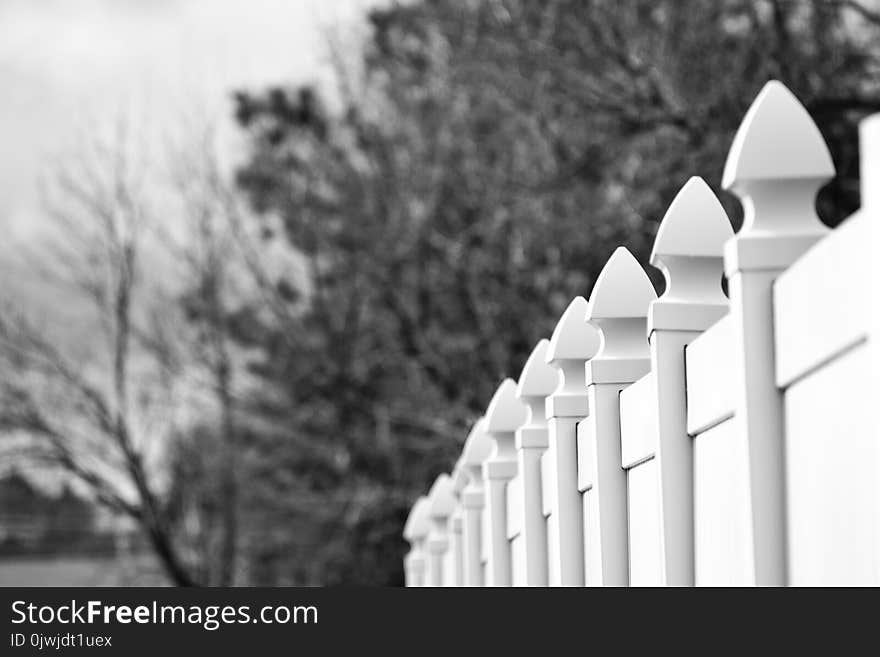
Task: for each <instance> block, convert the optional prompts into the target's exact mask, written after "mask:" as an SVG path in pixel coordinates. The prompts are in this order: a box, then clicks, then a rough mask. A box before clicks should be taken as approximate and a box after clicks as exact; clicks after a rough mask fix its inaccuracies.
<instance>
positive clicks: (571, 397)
mask: <svg viewBox="0 0 880 657" xmlns="http://www.w3.org/2000/svg"><path fill="white" fill-rule="evenodd" d="M588 307H589V304H588V303H587V300H586V299H584V298H583V297H575V298H574V299H572V300H571V303H569V304H568V308H566V309H565V312H564V313H562V316H561V317H560V318H559V321H558V322H557V323H556V328H555V329H553V335H552V336H551V337H550V344H549V345H548V346H547V362H548V363H549V364H550V365H551V366H552V367H554V368H556V369H557V370H559V372H560V376H559V383H558V385H557V388H556V390H554V391H553V394H551V395H550V396H548V397H547V401H546V415H547V417H548V418H553V417H584V416H586V414H587V393H586V383H585V382H584V363H585V362H586V361H588V360H589V359H590V358H592V357H593V356H595V355H596V352H597V351H599V333H598V331H596V330H595V329H594V328H593V327H592V326H590V325H589V324H587V322H586V320H585V319H584V318H585V317H586V315H587V308H588Z"/></svg>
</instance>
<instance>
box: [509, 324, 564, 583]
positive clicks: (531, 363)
mask: <svg viewBox="0 0 880 657" xmlns="http://www.w3.org/2000/svg"><path fill="white" fill-rule="evenodd" d="M549 346H550V341H549V340H546V339H543V340H541V341H540V342H538V344H537V345H536V346H535V348H534V349H533V350H532V353H531V355H529V359H528V360H527V361H526V364H525V366H524V367H523V370H522V373H521V374H520V375H519V384H518V385H517V391H516V394H517V396H518V397H519V398H520V399H521V400H522V401H523V402H524V403H525V404H526V406H527V408H528V416H527V419H526V422H525V424H524V426H522V427H521V428H520V429H518V430H517V432H516V451H517V459H518V465H519V476H520V480H521V483H522V487H521V490H522V497H523V501H522V514H523V519H522V521H523V522H522V533H523V545H524V546H525V554H526V559H525V567H526V585H527V586H547V521H546V520H545V519H544V510H543V505H542V502H541V486H542V483H541V456H542V455H543V454H544V452H545V451H546V450H547V445H548V439H547V416H546V414H545V400H546V397H547V395H549V394H550V393H552V392H553V391H554V390H555V389H556V386H557V385H558V384H559V372H558V371H557V370H556V369H554V368H553V367H551V366H550V365H549V364H548V363H547V349H548V347H549Z"/></svg>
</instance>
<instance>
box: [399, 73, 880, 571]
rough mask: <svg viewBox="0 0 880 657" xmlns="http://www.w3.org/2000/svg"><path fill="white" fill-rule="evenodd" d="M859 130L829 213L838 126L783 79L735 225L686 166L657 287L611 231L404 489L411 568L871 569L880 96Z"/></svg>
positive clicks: (659, 257) (748, 166) (876, 484)
mask: <svg viewBox="0 0 880 657" xmlns="http://www.w3.org/2000/svg"><path fill="white" fill-rule="evenodd" d="M861 143H862V164H861V170H862V174H861V176H862V209H861V210H860V211H859V212H857V213H856V214H855V215H853V216H852V217H850V218H849V219H847V220H846V221H845V222H844V223H843V224H842V225H841V226H840V227H839V228H837V229H835V230H834V231H829V230H828V229H827V228H826V227H825V226H823V225H822V224H821V223H820V221H819V219H818V218H817V216H816V213H815V210H814V201H815V195H816V192H817V190H818V189H819V188H820V187H821V186H822V185H823V184H825V183H826V182H827V181H828V180H829V179H830V178H831V177H832V176H833V175H834V167H833V164H832V161H831V157H830V155H829V153H828V149H827V147H826V145H825V143H824V141H823V139H822V137H821V135H820V133H819V130H818V129H817V128H816V126H815V124H814V123H813V121H812V119H811V118H810V116H809V115H808V113H807V112H806V110H805V109H804V108H803V107H802V106H801V104H800V103H799V102H798V101H797V99H795V97H794V96H793V95H792V94H791V93H790V92H789V91H788V90H787V89H786V88H785V87H784V86H783V85H781V84H780V83H778V82H770V83H768V84H767V85H766V86H765V87H764V89H763V90H762V91H761V93H760V94H759V96H758V97H757V99H756V100H755V102H754V103H753V104H752V107H751V108H750V109H749V111H748V113H747V114H746V116H745V119H744V120H743V122H742V125H741V126H740V128H739V131H738V132H737V134H736V137H735V139H734V142H733V146H732V148H731V151H730V154H729V156H728V159H727V164H726V166H725V170H724V176H723V186H724V187H725V189H730V190H732V191H733V193H735V194H736V195H737V196H738V197H739V198H740V199H741V201H742V203H743V207H744V210H745V218H744V222H743V226H742V229H741V230H740V231H739V233H737V234H736V235H734V234H733V232H732V230H731V226H730V222H729V220H728V218H727V216H726V214H725V212H724V210H723V209H722V207H721V205H720V203H719V202H718V200H717V198H715V196H714V194H713V193H712V191H711V190H710V189H709V187H708V186H707V185H706V184H705V183H704V182H703V181H702V180H701V179H700V178H692V179H691V180H690V181H688V182H687V184H685V186H684V187H683V188H682V189H681V191H680V192H679V194H678V196H677V197H676V198H675V200H674V201H673V202H672V204H671V205H670V207H669V210H668V211H667V213H666V216H665V217H664V218H663V222H662V224H661V226H660V229H659V231H658V233H657V238H656V242H655V244H654V251H653V253H652V254H651V264H652V265H653V266H655V267H658V268H659V269H660V270H661V271H662V272H663V274H664V275H665V277H666V291H665V292H664V294H663V295H662V296H661V297H659V298H656V296H655V293H654V289H653V287H652V286H651V283H650V282H649V280H648V278H647V276H646V275H645V272H644V271H643V270H642V268H641V266H640V265H639V264H638V263H637V262H636V260H635V259H634V258H633V257H632V255H631V254H630V253H629V252H628V251H627V250H626V249H625V248H622V247H621V248H619V249H617V251H615V253H614V254H613V255H612V256H611V258H610V259H609V261H608V263H607V264H606V265H605V267H604V269H603V270H602V273H601V275H600V276H599V279H598V280H597V281H596V284H595V286H594V288H593V292H592V295H591V297H590V300H589V301H586V300H585V299H583V298H582V297H578V298H576V299H574V300H573V301H572V302H571V305H570V306H569V307H568V309H567V310H566V311H565V313H564V314H563V315H562V317H561V319H560V320H559V323H558V324H557V326H556V329H555V331H554V333H553V336H552V337H551V339H550V340H549V341H547V340H541V342H539V343H538V345H537V346H536V347H535V349H534V352H533V353H532V355H531V357H530V358H529V359H528V362H527V363H526V364H525V367H524V368H523V371H522V373H521V374H520V377H519V382H518V383H516V382H514V381H513V380H512V379H506V380H504V381H503V382H502V383H501V385H500V386H499V387H498V390H497V392H496V393H495V395H494V397H493V398H492V400H491V402H490V403H489V406H488V408H487V410H486V414H485V416H484V417H483V418H482V419H481V420H479V421H478V422H477V423H476V424H475V425H474V427H473V429H472V430H471V432H470V435H469V436H468V438H467V442H466V444H465V448H464V452H463V454H462V456H461V458H460V459H459V461H458V463H456V465H455V468H454V470H453V471H452V473H451V475H445V474H444V475H441V476H440V477H438V478H437V480H436V481H435V482H434V484H433V486H432V487H431V489H430V492H429V493H428V494H427V496H424V497H422V498H420V499H419V500H418V501H417V502H416V504H415V505H414V506H413V509H412V511H411V513H410V516H409V519H408V521H407V524H406V528H405V531H404V535H405V537H406V539H407V540H408V541H409V542H410V544H411V546H412V549H411V551H410V553H409V554H408V555H407V557H406V561H405V570H406V580H407V585H408V586H424V585H429V586H484V585H487V586H509V585H513V586H521V585H529V586H546V585H551V586H554V585H561V586H583V585H613V586H628V585H632V586H638V585H683V586H687V585H695V584H696V585H755V584H757V585H786V584H788V585H814V584H819V585H824V584H844V585H846V584H864V585H880V431H878V422H877V420H876V418H877V417H878V411H877V409H876V408H874V406H875V405H877V404H878V403H880V378H878V376H880V374H878V370H880V368H878V367H877V365H878V359H880V358H878V355H880V349H878V347H877V343H878V336H880V320H878V313H877V310H876V306H877V305H880V304H876V303H872V298H873V297H876V296H877V295H878V294H880V224H878V222H880V218H878V217H877V216H869V215H876V214H877V213H878V210H880V115H875V116H873V117H871V118H869V119H867V120H865V121H864V122H863V124H862V128H861ZM722 274H723V275H725V276H726V277H727V281H728V295H729V298H728V296H725V295H724V293H723V291H722V287H721V283H722Z"/></svg>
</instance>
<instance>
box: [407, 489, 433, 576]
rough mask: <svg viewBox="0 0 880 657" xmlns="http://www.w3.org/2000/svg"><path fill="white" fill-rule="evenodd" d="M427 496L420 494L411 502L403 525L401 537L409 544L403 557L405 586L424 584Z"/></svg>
mask: <svg viewBox="0 0 880 657" xmlns="http://www.w3.org/2000/svg"><path fill="white" fill-rule="evenodd" d="M427 511H428V498H427V497H425V496H424V495H422V496H421V497H419V499H417V500H416V503H415V504H413V506H412V509H410V512H409V516H408V517H407V519H406V525H404V527H403V537H404V538H405V539H406V540H407V541H408V542H409V544H410V546H411V547H410V551H409V553H408V554H407V555H406V558H405V559H404V573H405V575H406V586H413V587H415V586H425V568H426V563H425V553H424V547H425V539H426V538H427V536H428V531H429V530H430V525H429V522H428V513H427Z"/></svg>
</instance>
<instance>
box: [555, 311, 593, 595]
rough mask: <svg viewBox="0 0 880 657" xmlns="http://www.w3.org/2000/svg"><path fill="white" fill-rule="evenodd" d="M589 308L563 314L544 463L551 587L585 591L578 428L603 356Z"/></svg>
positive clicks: (587, 408) (560, 319) (558, 325)
mask: <svg viewBox="0 0 880 657" xmlns="http://www.w3.org/2000/svg"><path fill="white" fill-rule="evenodd" d="M588 307H589V304H588V303H587V300H586V299H584V298H583V297H575V298H574V299H573V300H572V302H571V303H570V304H569V306H568V308H566V310H565V312H564V313H562V317H560V318H559V322H558V323H557V324H556V328H555V329H554V330H553V336H552V337H551V338H550V344H549V345H548V346H547V362H548V363H549V364H550V365H551V366H552V367H554V368H555V369H557V370H559V372H560V373H561V376H560V377H559V385H558V386H557V388H556V390H554V391H553V393H552V394H550V395H549V396H548V397H547V401H546V414H547V429H548V443H549V444H548V448H547V451H546V452H545V453H544V456H543V457H542V460H544V461H546V471H547V473H548V478H549V479H550V482H549V483H548V485H546V486H545V490H547V492H548V497H549V498H550V499H548V500H546V502H545V506H547V507H548V509H549V516H548V518H547V542H548V554H547V559H548V561H547V565H548V581H549V583H550V585H551V586H552V585H560V586H583V585H584V519H583V510H582V507H581V496H580V493H579V492H578V488H577V424H578V422H580V421H581V420H583V419H584V418H585V417H586V416H587V414H588V412H589V404H588V402H587V387H586V382H585V380H584V363H585V362H586V361H588V360H589V359H590V358H592V357H593V356H595V354H596V352H597V351H598V350H599V332H598V331H597V330H596V329H595V328H594V327H593V326H591V325H589V324H588V323H587V322H586V320H585V319H584V318H585V316H586V314H587V309H588Z"/></svg>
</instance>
